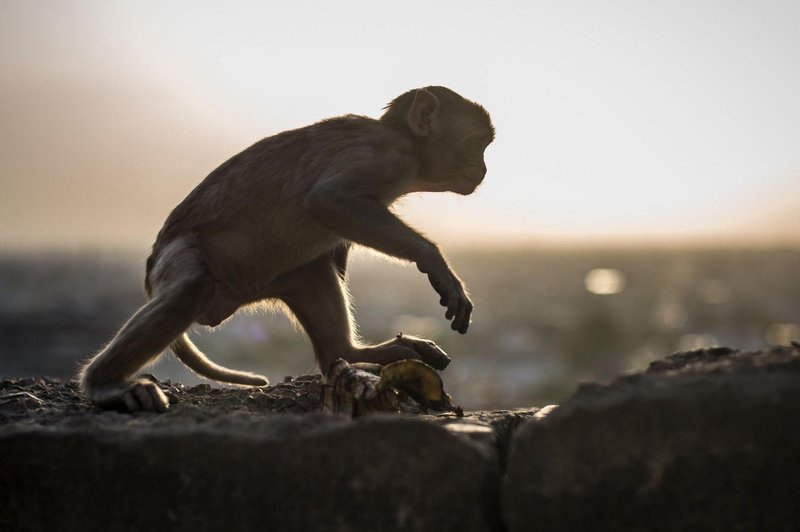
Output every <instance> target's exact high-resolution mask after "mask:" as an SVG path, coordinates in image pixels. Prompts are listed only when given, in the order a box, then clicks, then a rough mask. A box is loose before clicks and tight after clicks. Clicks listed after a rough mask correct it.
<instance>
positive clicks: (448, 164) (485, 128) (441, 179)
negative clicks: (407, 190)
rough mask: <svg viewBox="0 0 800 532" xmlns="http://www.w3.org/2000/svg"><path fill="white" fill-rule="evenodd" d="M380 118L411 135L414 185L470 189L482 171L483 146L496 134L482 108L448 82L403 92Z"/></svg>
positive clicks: (424, 188) (429, 189)
mask: <svg viewBox="0 0 800 532" xmlns="http://www.w3.org/2000/svg"><path fill="white" fill-rule="evenodd" d="M386 109H387V110H386V112H385V113H384V115H383V116H382V117H381V121H383V122H384V123H386V124H388V125H391V126H393V127H395V128H397V129H399V130H400V131H402V132H403V133H404V134H405V135H407V136H409V137H410V138H411V139H412V142H413V144H414V146H415V148H416V152H417V158H418V162H419V174H418V176H417V181H416V182H415V190H416V191H420V192H422V191H426V192H443V191H450V192H456V193H457V194H464V195H466V194H471V193H472V192H473V191H474V190H475V188H476V187H477V186H478V185H480V183H481V181H483V178H484V176H485V175H486V164H485V163H484V160H483V152H484V150H486V147H487V146H488V145H489V144H490V143H491V142H492V140H494V126H493V125H492V120H491V118H490V117H489V113H488V112H486V109H484V108H483V107H481V106H480V105H478V104H477V103H474V102H471V101H469V100H467V99H466V98H463V97H462V96H460V95H458V94H457V93H455V92H453V91H451V90H450V89H448V88H446V87H425V88H422V89H416V90H411V91H408V92H406V93H405V94H402V95H400V96H399V97H397V98H396V99H395V100H393V101H392V102H391V103H390V104H389V105H388V106H387V108H386Z"/></svg>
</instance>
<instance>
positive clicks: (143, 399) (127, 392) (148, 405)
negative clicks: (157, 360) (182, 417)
mask: <svg viewBox="0 0 800 532" xmlns="http://www.w3.org/2000/svg"><path fill="white" fill-rule="evenodd" d="M86 392H87V394H88V396H89V400H90V401H92V402H93V403H95V404H96V405H97V406H100V407H102V408H113V409H123V410H128V411H130V412H139V411H141V410H143V411H149V412H166V411H167V409H168V408H169V399H168V398H167V396H166V394H164V392H163V391H162V390H161V388H159V387H158V384H156V383H155V382H153V381H152V380H150V379H148V378H139V379H136V380H134V381H130V382H125V383H119V384H104V385H94V386H91V387H89V388H88V389H87V390H86Z"/></svg>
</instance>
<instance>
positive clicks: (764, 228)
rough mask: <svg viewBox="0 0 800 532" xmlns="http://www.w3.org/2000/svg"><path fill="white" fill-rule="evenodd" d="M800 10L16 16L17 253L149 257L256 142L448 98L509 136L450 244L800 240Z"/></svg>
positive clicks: (226, 6)
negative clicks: (427, 95)
mask: <svg viewBox="0 0 800 532" xmlns="http://www.w3.org/2000/svg"><path fill="white" fill-rule="evenodd" d="M798 28H800V4H798V3H796V2H790V1H785V2H783V1H775V2H768V3H763V2H755V1H746V2H738V3H736V4H732V3H728V2H722V1H706V2H648V3H640V2H624V1H615V2H603V3H593V2H568V3H555V4H553V3H544V2H508V3H503V4H497V5H491V6H490V5H488V4H478V3H468V2H452V1H445V2H436V3H429V2H426V3H422V2H407V3H403V5H402V9H401V10H399V11H398V6H397V5H396V4H393V5H390V4H382V3H370V2H347V1H346V2H340V3H336V4H335V5H334V4H323V3H316V2H309V1H299V2H294V3H292V4H291V5H289V4H286V3H277V2H226V3H216V2H185V1H179V2H169V3H156V2H145V3H139V2H137V3H133V2H120V1H102V2H101V1H86V0H84V1H78V2H48V3H38V2H37V3H33V2H23V1H13V0H12V1H4V2H2V3H0V123H2V124H3V126H2V128H0V184H1V185H2V190H3V194H2V195H1V196H0V249H13V248H23V249H25V248H49V247H58V248H68V249H69V248H75V247H115V248H134V249H144V248H146V247H147V246H149V244H150V243H151V242H152V239H153V238H154V236H155V234H156V232H157V231H158V229H159V227H160V225H161V223H162V222H163V220H164V218H165V217H166V215H167V213H168V212H169V210H170V209H171V208H172V207H173V206H174V205H175V204H177V203H178V202H179V201H180V200H181V199H182V198H183V197H184V196H185V195H186V194H187V193H188V192H189V191H190V190H191V189H192V188H193V187H194V185H195V184H197V183H198V182H199V181H200V180H201V179H202V178H203V177H204V176H205V175H206V174H208V172H210V171H211V170H213V168H215V167H216V166H217V165H218V164H220V163H221V162H223V161H224V160H225V159H227V158H228V157H230V156H231V155H233V154H234V153H236V152H238V151H240V150H241V149H243V148H245V147H246V146H248V145H250V144H251V143H252V142H254V141H256V140H257V139H259V138H261V137H263V136H267V135H271V134H274V133H277V132H279V131H282V130H285V129H289V128H294V127H301V126H304V125H307V124H309V123H312V122H314V121H317V120H319V119H322V118H326V117H329V116H335V115H340V114H345V113H357V114H365V115H368V116H373V117H377V116H379V115H380V113H381V108H382V107H383V106H384V105H385V104H386V102H388V101H389V100H390V99H392V98H393V97H394V96H396V95H398V94H399V93H401V92H403V91H405V90H407V89H409V88H412V87H419V86H424V85H428V84H443V85H447V86H450V87H451V88H453V89H454V90H456V91H458V92H460V93H461V94H463V95H464V96H466V97H468V98H471V99H474V100H477V101H479V102H481V103H482V104H484V105H485V106H486V107H487V108H488V109H489V111H490V112H491V113H492V116H493V119H494V121H495V125H496V127H497V132H498V134H497V141H496V142H495V144H494V145H492V146H491V147H490V148H489V150H488V151H487V164H488V167H489V173H488V175H487V179H486V181H485V183H484V185H483V186H482V187H481V188H480V189H479V190H478V192H477V193H476V194H475V195H473V196H470V197H466V198H461V197H456V196H453V195H442V194H429V195H427V196H420V197H413V198H408V199H406V200H404V201H403V202H402V205H401V206H400V208H399V211H400V212H401V213H402V214H403V215H404V217H405V218H406V219H407V220H409V222H410V223H412V224H413V225H415V226H417V227H419V228H420V229H421V230H422V231H423V232H425V233H427V234H429V235H430V236H431V237H433V238H434V239H436V240H438V241H441V242H443V243H445V244H453V245H461V246H467V245H471V244H480V245H487V244H492V245H508V246H513V245H516V244H519V243H522V242H526V243H538V244H554V245H560V244H570V245H572V244H584V245H596V246H602V245H605V244H607V243H614V244H621V245H624V244H641V243H649V244H663V243H670V244H675V243H677V244H687V243H689V244H717V245H719V244H735V245H759V246H771V245H798V244H800V231H798V230H797V222H796V212H797V211H796V205H795V203H796V200H795V198H796V197H797V193H798V192H799V191H800V150H798V147H799V146H800V98H797V95H798V94H800V31H798Z"/></svg>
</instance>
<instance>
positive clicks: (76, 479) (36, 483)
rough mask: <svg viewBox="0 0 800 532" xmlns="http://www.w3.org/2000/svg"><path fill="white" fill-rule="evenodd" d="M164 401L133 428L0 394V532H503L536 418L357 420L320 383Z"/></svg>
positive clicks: (36, 388) (121, 417)
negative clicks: (507, 495) (514, 442)
mask: <svg viewBox="0 0 800 532" xmlns="http://www.w3.org/2000/svg"><path fill="white" fill-rule="evenodd" d="M166 387H167V388H168V390H169V392H170V393H171V394H172V395H174V396H175V398H176V399H177V401H178V402H177V404H174V405H172V407H171V408H170V411H169V412H168V413H166V414H161V415H160V414H151V413H139V414H135V415H130V414H124V413H118V412H105V411H100V410H98V409H96V408H94V407H93V406H92V405H90V404H88V403H86V402H85V401H84V399H83V398H82V397H81V396H80V395H79V394H78V390H77V386H76V385H75V384H74V383H60V382H58V381H53V380H46V379H26V380H16V381H1V382H0V423H2V424H1V425H0V530H15V531H21V530H48V529H49V530H193V531H198V530H229V531H234V530H254V529H258V530H260V529H271V530H336V531H338V530H342V531H344V530H420V531H423V530H425V531H427V530H468V531H469V530H475V531H483V530H498V529H499V528H500V527H501V522H500V516H499V504H498V500H499V485H500V484H499V476H500V467H499V463H500V461H501V459H502V458H501V457H502V456H503V455H504V452H503V450H504V449H505V447H507V445H508V442H509V439H510V435H511V430H512V429H513V427H515V426H517V425H519V424H520V423H521V422H522V421H523V420H524V418H525V417H530V416H531V415H533V413H534V412H535V411H536V409H530V410H526V411H519V412H502V411H501V412H494V413H492V412H484V413H480V414H476V415H467V416H465V417H457V416H455V415H454V414H447V415H429V416H420V417H407V416H388V415H376V416H370V417H367V418H363V419H355V420H354V419H350V418H347V417H344V416H337V415H331V414H325V413H323V412H321V406H322V392H321V384H320V380H319V378H318V377H315V376H304V377H301V378H298V379H293V380H292V381H290V382H285V383H283V384H279V385H277V386H274V387H270V388H264V389H220V388H212V387H210V386H208V385H200V386H196V387H193V388H188V389H187V388H183V387H182V386H180V385H173V384H171V383H166ZM286 412H289V413H286ZM300 413H302V414H300ZM495 428H496V429H495Z"/></svg>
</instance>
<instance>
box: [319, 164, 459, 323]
mask: <svg viewBox="0 0 800 532" xmlns="http://www.w3.org/2000/svg"><path fill="white" fill-rule="evenodd" d="M305 206H306V208H307V209H309V211H310V212H311V213H312V215H313V216H314V217H315V218H316V219H317V220H318V221H319V222H320V223H321V224H322V225H324V226H325V227H326V228H328V229H329V230H330V231H332V232H334V233H335V234H337V235H339V236H341V237H342V238H345V239H347V240H350V241H352V242H355V243H357V244H361V245H363V246H367V247H370V248H373V249H375V250H377V251H380V252H382V253H385V254H387V255H391V256H393V257H397V258H401V259H405V260H408V261H410V262H413V263H415V264H416V265H417V268H418V269H419V270H420V271H421V272H423V273H426V274H427V275H428V279H429V280H430V283H431V286H433V288H434V290H436V292H437V293H438V294H439V297H440V299H439V303H440V304H441V305H442V306H444V307H446V308H447V312H446V313H445V318H447V319H448V320H451V319H452V323H451V328H452V329H453V330H455V331H458V332H460V333H461V334H464V333H466V332H467V328H468V327H469V322H470V315H471V314H472V308H473V305H472V301H470V299H469V297H468V296H467V292H466V290H465V289H464V286H463V283H462V282H461V280H460V279H459V278H458V276H457V275H456V274H455V273H454V272H453V270H452V269H451V268H450V266H449V265H448V263H447V260H445V258H444V256H442V253H441V252H440V251H439V248H438V247H437V246H436V244H434V243H433V242H431V241H429V240H428V239H426V238H425V237H424V236H422V235H421V234H419V233H417V232H416V231H415V230H414V229H412V228H411V227H409V226H408V225H406V224H405V223H403V221H402V220H400V218H398V217H397V216H395V215H394V214H393V213H392V212H391V211H390V210H389V208H388V207H387V206H386V205H384V204H383V203H382V202H381V201H380V200H379V199H378V198H377V197H376V196H375V195H371V194H369V193H365V192H364V189H361V188H359V187H356V186H350V187H348V186H342V183H341V182H337V181H336V180H329V181H327V182H325V181H321V182H320V183H319V184H318V185H317V186H315V187H314V188H313V189H312V190H311V192H310V193H309V194H308V195H307V197H306V200H305Z"/></svg>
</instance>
